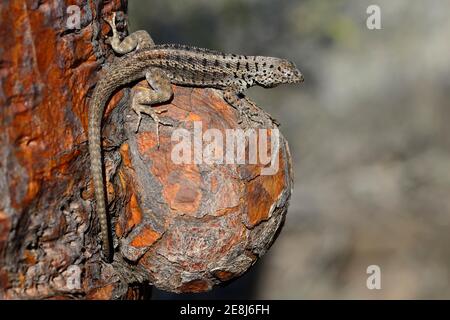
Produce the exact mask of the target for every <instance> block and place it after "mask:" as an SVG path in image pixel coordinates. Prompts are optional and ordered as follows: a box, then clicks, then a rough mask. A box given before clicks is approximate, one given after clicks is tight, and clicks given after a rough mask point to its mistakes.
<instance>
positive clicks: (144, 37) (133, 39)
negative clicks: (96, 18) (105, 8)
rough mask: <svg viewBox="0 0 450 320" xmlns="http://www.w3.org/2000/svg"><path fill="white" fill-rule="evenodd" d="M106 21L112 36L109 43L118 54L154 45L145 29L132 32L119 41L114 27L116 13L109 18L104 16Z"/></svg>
mask: <svg viewBox="0 0 450 320" xmlns="http://www.w3.org/2000/svg"><path fill="white" fill-rule="evenodd" d="M105 20H106V22H108V24H109V25H110V26H111V29H112V32H113V36H112V38H110V40H109V43H110V45H111V47H112V49H113V50H114V52H116V53H118V54H126V53H129V52H131V51H133V50H137V49H142V48H151V47H153V46H154V45H155V42H154V41H153V39H152V37H150V35H149V34H148V32H147V31H145V30H138V31H136V32H133V33H132V34H130V35H129V36H127V37H126V38H125V39H123V40H122V41H120V37H119V33H118V32H117V28H116V13H115V12H114V13H113V15H112V17H111V18H105Z"/></svg>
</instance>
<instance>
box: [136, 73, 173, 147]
mask: <svg viewBox="0 0 450 320" xmlns="http://www.w3.org/2000/svg"><path fill="white" fill-rule="evenodd" d="M145 78H146V79H147V82H148V83H149V85H150V86H151V87H152V89H153V90H152V89H149V88H144V87H139V88H135V89H133V98H132V101H131V108H132V109H133V111H134V112H136V114H137V115H138V119H137V122H136V129H135V130H136V132H137V131H138V130H139V126H140V124H141V120H142V114H144V113H145V114H147V115H149V116H150V117H151V118H152V119H153V120H154V121H155V122H156V139H157V143H158V147H159V125H160V124H162V125H167V126H171V125H172V124H170V123H168V122H165V121H163V120H160V119H159V117H158V114H160V113H162V112H165V111H166V110H158V111H155V110H153V108H152V106H151V105H152V104H156V103H161V102H166V101H168V100H170V98H171V97H172V95H173V91H172V87H171V85H170V79H169V78H168V77H167V75H166V74H165V73H164V72H163V71H162V70H160V69H152V70H150V71H147V72H146V74H145Z"/></svg>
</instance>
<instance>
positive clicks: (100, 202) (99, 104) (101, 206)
mask: <svg viewBox="0 0 450 320" xmlns="http://www.w3.org/2000/svg"><path fill="white" fill-rule="evenodd" d="M112 89H113V88H110V87H109V86H108V84H107V83H103V81H99V83H97V86H96V87H95V90H94V93H93V96H92V100H91V102H90V104H89V125H88V133H89V155H90V158H91V175H92V181H93V185H94V192H95V202H96V212H97V217H98V220H99V223H100V230H101V237H102V242H103V244H102V247H103V254H104V257H105V259H106V260H107V261H108V262H110V261H111V260H112V243H111V239H110V236H109V224H108V216H107V211H106V200H105V199H106V197H105V185H104V182H103V166H102V151H101V121H102V116H103V111H104V109H105V105H106V103H107V101H108V99H109V97H110V95H111V94H112Z"/></svg>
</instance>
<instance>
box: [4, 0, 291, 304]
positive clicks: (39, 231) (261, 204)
mask: <svg viewBox="0 0 450 320" xmlns="http://www.w3.org/2000/svg"><path fill="white" fill-rule="evenodd" d="M67 6H68V4H64V3H63V2H62V1H49V2H46V3H41V2H39V1H34V2H33V1H31V2H30V1H11V2H3V3H2V4H0V15H1V18H0V39H1V41H0V79H1V80H0V81H1V82H0V84H1V86H0V105H1V109H0V119H1V120H0V126H1V128H0V154H1V158H0V160H1V162H0V298H3V299H12V298H84V299H114V298H129V299H138V298H142V297H144V296H146V293H147V292H148V290H147V287H146V285H148V284H153V285H155V286H157V287H159V288H162V289H165V290H170V291H176V292H200V291H205V290H209V289H210V288H212V287H213V286H214V285H216V284H218V283H222V282H224V281H228V280H230V279H232V278H234V277H236V276H238V275H240V274H242V273H243V272H245V271H246V270H247V269H248V268H249V267H250V266H251V265H252V264H253V263H254V262H255V261H256V259H257V258H258V257H259V256H261V255H262V254H264V252H265V251H266V250H267V249H268V248H269V246H270V244H271V243H272V241H273V239H274V237H275V235H276V233H277V231H278V230H279V229H280V227H281V224H282V221H283V220H284V216H285V213H286V208H287V204H288V200H289V197H290V194H291V187H292V180H291V176H292V173H291V169H290V168H291V166H290V156H289V150H288V147H287V143H286V142H285V140H284V139H283V138H282V137H281V140H280V152H279V156H278V160H279V170H278V171H277V173H276V174H275V175H267V176H262V175H260V169H261V167H262V165H250V164H249V165H226V164H224V165H218V164H215V165H214V164H210V165H208V164H205V163H201V164H195V163H192V164H176V163H174V162H173V161H172V159H171V154H172V151H173V148H174V147H175V145H176V142H174V141H172V139H171V137H172V133H173V132H174V130H176V129H179V128H184V129H186V130H187V131H188V132H193V129H194V128H193V127H194V123H195V121H200V122H201V124H202V130H203V132H205V131H206V130H207V129H209V128H215V129H218V130H219V131H220V132H225V129H233V128H238V127H239V125H238V122H237V115H236V113H235V110H233V109H232V108H231V107H230V106H229V105H228V104H227V103H225V102H224V101H223V99H222V97H221V94H220V92H218V91H216V90H212V89H192V88H182V87H175V86H174V92H175V94H174V98H173V100H172V101H171V102H170V104H164V105H161V106H156V107H155V108H157V109H167V112H164V113H163V114H162V115H161V117H162V118H164V119H165V120H166V121H168V122H171V123H173V127H168V126H164V127H161V146H160V148H158V147H157V145H156V137H155V131H154V130H155V124H154V123H153V122H152V121H151V120H150V119H144V120H143V121H142V124H141V128H140V131H139V132H138V133H137V134H136V133H135V132H134V128H135V122H134V121H135V119H136V116H135V115H134V114H133V111H131V110H130V108H128V97H129V90H128V89H124V90H121V91H120V92H118V93H116V94H115V96H114V97H113V98H112V99H111V101H110V103H109V107H108V110H107V111H106V114H105V117H104V124H103V149H104V163H105V169H106V170H105V171H106V172H105V176H106V183H107V195H108V206H109V215H110V219H111V228H112V232H113V238H114V246H115V261H114V263H112V264H105V263H104V262H103V261H102V260H101V258H100V248H101V247H100V238H99V237H98V233H99V229H98V221H97V217H96V215H95V210H94V208H95V206H94V203H93V190H92V186H91V182H90V175H89V170H88V168H89V162H88V160H89V155H88V154H87V143H86V140H87V133H86V132H87V130H86V129H87V106H88V101H89V94H90V92H91V91H92V89H93V87H94V86H95V83H96V81H97V79H98V77H100V76H101V73H100V72H99V71H100V70H101V66H102V65H103V64H105V63H110V62H111V61H112V60H113V55H112V52H111V51H110V50H109V47H108V46H107V45H106V44H105V43H104V39H105V35H106V34H107V33H108V31H109V27H108V25H107V24H106V23H105V22H104V21H103V20H102V19H101V17H102V16H109V15H110V14H111V13H112V12H113V11H126V8H124V7H123V6H124V4H123V1H111V2H108V4H107V5H103V4H102V3H101V1H90V2H89V3H87V1H79V2H78V6H79V7H80V9H81V11H80V17H81V25H80V27H81V28H80V29H79V30H75V29H68V28H67V25H66V21H67V18H68V14H67V13H66V12H67V11H66V10H67ZM137 85H146V84H137ZM266 123H267V125H269V124H270V121H269V119H267V121H266ZM224 136H225V134H224ZM268 144H270V139H269V141H268Z"/></svg>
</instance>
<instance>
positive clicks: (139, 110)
mask: <svg viewBox="0 0 450 320" xmlns="http://www.w3.org/2000/svg"><path fill="white" fill-rule="evenodd" d="M132 109H133V111H134V112H136V114H137V115H138V119H137V122H136V128H135V132H136V133H137V132H138V131H139V126H140V124H141V121H142V114H146V115H148V116H150V117H151V118H152V119H153V121H155V123H156V140H157V147H158V148H159V146H160V143H159V142H160V139H159V126H160V125H164V126H170V127H171V126H173V125H172V124H171V123H169V122H166V121H164V120H161V119H159V117H158V114H161V113H163V112H166V111H167V109H162V110H156V111H155V110H153V109H152V107H150V106H143V105H137V106H134V107H133V108H132Z"/></svg>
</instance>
